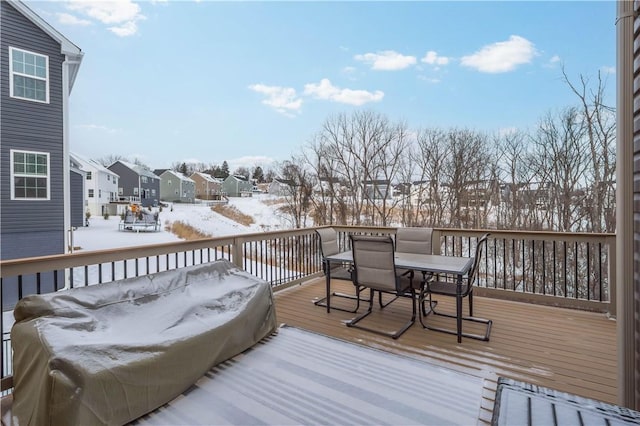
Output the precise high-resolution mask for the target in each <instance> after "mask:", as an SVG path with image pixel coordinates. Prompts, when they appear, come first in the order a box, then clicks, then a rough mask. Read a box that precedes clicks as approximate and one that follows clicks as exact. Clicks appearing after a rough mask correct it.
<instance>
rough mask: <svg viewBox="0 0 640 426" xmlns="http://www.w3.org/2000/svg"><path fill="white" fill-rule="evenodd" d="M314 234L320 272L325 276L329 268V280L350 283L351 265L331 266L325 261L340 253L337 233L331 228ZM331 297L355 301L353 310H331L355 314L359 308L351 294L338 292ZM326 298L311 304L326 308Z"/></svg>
mask: <svg viewBox="0 0 640 426" xmlns="http://www.w3.org/2000/svg"><path fill="white" fill-rule="evenodd" d="M316 234H318V237H319V238H320V253H321V255H322V272H324V274H325V275H326V274H327V272H328V271H329V267H331V271H330V273H331V279H337V280H347V281H351V265H348V266H345V265H335V264H333V265H331V264H330V263H329V262H327V261H326V260H325V259H326V257H327V256H331V255H334V254H337V253H339V252H340V248H339V246H338V233H337V232H336V230H335V229H333V228H319V229H316ZM331 297H342V298H346V299H353V300H356V306H355V308H353V309H344V308H340V307H337V306H332V307H331V309H336V310H338V311H344V312H351V313H353V312H357V311H358V308H359V307H360V300H358V299H357V298H356V296H355V295H353V294H345V293H339V292H333V293H331ZM326 302H327V298H326V297H323V298H322V299H319V300H316V301H315V302H313V303H314V304H315V305H317V306H323V307H326V306H327V303H326Z"/></svg>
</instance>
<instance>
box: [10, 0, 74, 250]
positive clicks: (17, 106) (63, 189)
mask: <svg viewBox="0 0 640 426" xmlns="http://www.w3.org/2000/svg"><path fill="white" fill-rule="evenodd" d="M82 57H83V53H82V51H81V50H80V48H79V47H78V46H76V45H75V44H73V43H72V42H71V41H69V39H67V38H66V37H65V36H64V35H62V34H61V33H60V32H58V31H57V30H56V29H55V28H53V27H52V26H51V25H50V24H49V23H48V22H46V21H45V20H44V19H42V18H41V17H40V16H38V15H37V14H36V13H35V12H34V11H33V10H31V9H30V8H29V7H28V6H26V5H25V4H24V3H22V2H20V1H16V0H3V1H1V2H0V105H2V114H1V115H0V140H1V141H2V143H1V144H0V160H1V161H0V185H1V186H0V205H2V210H1V212H0V259H2V260H5V259H15V258H23V257H32V256H45V255H52V254H60V253H65V252H66V251H67V250H68V249H69V241H68V238H69V237H68V235H69V233H68V232H66V231H68V230H69V229H70V228H71V184H70V181H71V170H70V161H69V130H68V128H69V127H68V121H69V117H68V111H69V95H70V93H71V89H72V88H73V85H74V82H75V79H76V75H77V73H78V70H79V68H80V64H81V62H82Z"/></svg>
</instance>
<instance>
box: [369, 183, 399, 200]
mask: <svg viewBox="0 0 640 426" xmlns="http://www.w3.org/2000/svg"><path fill="white" fill-rule="evenodd" d="M363 185H364V198H365V199H367V200H371V201H374V200H384V199H386V200H393V186H392V185H391V182H390V181H388V180H382V179H374V180H365V181H364V182H363Z"/></svg>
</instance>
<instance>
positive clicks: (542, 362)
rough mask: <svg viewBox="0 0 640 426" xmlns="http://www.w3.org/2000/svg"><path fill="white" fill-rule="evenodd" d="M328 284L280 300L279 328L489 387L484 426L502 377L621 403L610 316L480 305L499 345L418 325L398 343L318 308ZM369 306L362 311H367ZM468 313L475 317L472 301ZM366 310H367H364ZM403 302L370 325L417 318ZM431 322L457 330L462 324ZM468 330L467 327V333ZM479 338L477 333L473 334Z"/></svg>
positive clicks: (337, 284) (493, 302)
mask: <svg viewBox="0 0 640 426" xmlns="http://www.w3.org/2000/svg"><path fill="white" fill-rule="evenodd" d="M324 283H325V281H324V278H320V279H316V280H313V281H310V282H308V283H305V284H302V285H299V286H295V287H292V288H289V289H286V290H282V291H278V292H276V295H275V298H276V311H277V316H278V321H279V322H280V323H286V324H289V325H292V326H296V327H300V328H303V329H307V330H312V331H316V332H319V333H322V334H326V335H329V336H334V337H338V338H341V339H345V340H349V341H353V342H357V343H361V344H365V345H368V346H372V347H376V348H380V349H385V350H389V351H392V352H398V353H403V354H406V355H409V356H413V357H416V358H422V359H424V358H427V360H428V361H429V362H431V363H435V364H438V365H440V366H444V367H448V368H451V369H455V370H457V371H462V372H465V373H468V374H471V375H475V376H479V377H481V378H483V379H484V390H483V401H482V410H481V413H480V415H479V423H481V424H482V423H489V422H490V421H491V415H492V412H493V404H494V398H495V390H496V386H497V383H496V382H497V379H498V377H500V376H503V377H509V378H512V379H516V380H521V381H525V382H530V383H534V384H537V385H541V386H545V387H548V388H552V389H556V390H559V391H562V392H568V393H572V394H576V395H580V396H583V397H586V398H592V399H597V400H600V401H604V402H608V403H612V404H615V403H616V402H617V401H616V399H617V380H616V376H617V367H616V323H615V321H613V320H610V319H608V318H607V317H606V316H605V315H604V314H598V313H592V312H584V311H577V310H571V309H562V308H553V307H547V306H538V305H531V304H526V303H520V302H512V301H506V300H497V299H489V298H481V297H477V296H476V297H474V314H475V315H476V316H479V317H484V318H490V319H492V320H493V328H492V332H491V340H490V341H489V342H482V341H477V340H473V339H467V338H463V341H462V343H461V344H458V343H457V341H456V337H455V336H453V335H450V334H445V333H440V332H436V331H430V330H425V329H423V328H422V327H421V326H420V324H419V322H417V321H416V325H414V326H413V327H412V328H411V329H409V330H408V331H407V332H406V333H405V334H403V335H402V336H401V337H400V338H399V339H398V340H392V339H390V338H387V337H383V336H380V335H377V334H374V333H369V332H366V331H363V330H358V329H354V328H349V327H346V326H345V325H344V321H345V320H348V319H350V318H352V317H353V316H354V314H351V313H347V312H341V311H337V310H333V311H332V312H331V313H329V314H328V313H327V312H326V309H325V308H322V307H319V306H315V305H314V304H313V303H312V302H313V301H314V300H317V299H319V298H321V297H323V296H324V294H325V285H324ZM332 290H336V291H344V292H345V293H353V285H352V284H351V283H350V282H348V281H342V280H333V281H332ZM331 301H332V306H343V307H351V306H353V303H355V302H354V301H353V300H348V299H344V298H332V299H331ZM438 301H439V305H438V306H439V308H440V310H443V311H449V312H452V311H453V312H454V311H455V303H454V300H453V298H448V297H442V298H440V299H439V300H438ZM361 306H362V305H361ZM464 308H465V311H466V310H467V309H468V308H467V305H466V301H465V305H464ZM361 309H363V308H362V307H361ZM410 310H411V307H410V303H409V300H408V299H401V300H398V301H396V302H394V303H393V304H391V305H389V306H388V307H387V308H385V309H384V310H383V311H380V310H379V308H378V307H377V305H376V308H374V313H373V314H372V315H371V316H370V317H368V318H366V319H364V320H363V323H366V324H367V325H368V326H374V327H377V328H382V329H384V327H391V328H393V327H394V326H395V325H398V326H399V325H401V324H402V323H404V322H405V321H406V320H407V319H408V317H409V316H410V313H411V311H410ZM428 321H433V323H438V324H440V325H443V324H444V325H447V326H450V327H455V320H451V319H446V318H443V317H435V318H434V317H429V318H428ZM466 325H467V324H465V325H464V326H465V327H466ZM465 330H469V331H471V330H472V329H468V328H465Z"/></svg>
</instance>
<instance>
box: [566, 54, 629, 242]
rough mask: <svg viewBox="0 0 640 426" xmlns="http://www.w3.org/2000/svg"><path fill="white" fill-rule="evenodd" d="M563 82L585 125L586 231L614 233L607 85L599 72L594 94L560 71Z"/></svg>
mask: <svg viewBox="0 0 640 426" xmlns="http://www.w3.org/2000/svg"><path fill="white" fill-rule="evenodd" d="M562 76H563V78H564V82H565V83H566V84H567V85H568V86H569V87H570V88H571V90H572V91H573V93H574V94H575V95H576V96H577V97H578V100H579V101H580V107H579V108H580V111H581V115H582V119H583V121H584V126H585V131H586V138H587V146H588V153H589V157H590V158H589V159H590V162H591V166H590V168H589V174H590V176H589V182H588V183H587V188H586V190H587V191H588V208H587V210H588V215H589V225H588V229H589V230H592V231H594V232H614V231H615V210H614V204H615V137H616V125H615V110H614V109H613V108H611V107H608V106H606V105H605V104H604V92H605V88H606V82H605V81H603V79H602V75H601V73H600V72H598V82H597V85H596V87H595V89H594V90H591V89H589V87H590V84H589V79H588V78H586V77H585V76H583V75H580V81H579V82H578V83H575V84H574V83H572V82H571V80H570V79H569V77H568V76H567V73H566V70H565V68H564V66H563V67H562Z"/></svg>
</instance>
